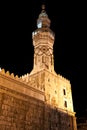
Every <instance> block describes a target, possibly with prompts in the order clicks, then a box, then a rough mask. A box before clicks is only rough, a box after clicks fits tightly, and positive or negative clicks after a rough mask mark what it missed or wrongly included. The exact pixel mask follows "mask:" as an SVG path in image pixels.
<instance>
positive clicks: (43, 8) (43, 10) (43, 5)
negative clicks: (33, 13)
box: [41, 4, 45, 12]
mask: <svg viewBox="0 0 87 130" xmlns="http://www.w3.org/2000/svg"><path fill="white" fill-rule="evenodd" d="M41 8H42V12H45V4H42V6H41Z"/></svg>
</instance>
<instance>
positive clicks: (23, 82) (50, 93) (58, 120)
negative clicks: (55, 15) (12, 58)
mask: <svg viewBox="0 0 87 130" xmlns="http://www.w3.org/2000/svg"><path fill="white" fill-rule="evenodd" d="M50 23H51V21H50V19H49V17H48V15H47V13H46V11H45V6H44V5H43V6H42V11H41V13H40V14H39V17H38V19H37V29H36V30H35V31H34V32H33V33H32V41H33V45H34V64H33V69H32V71H31V72H30V73H27V74H25V75H22V76H21V77H18V76H14V74H13V73H12V74H10V72H9V71H7V72H5V70H4V69H0V130H77V126H76V117H75V112H74V109H73V100H72V90H71V83H70V81H69V80H67V79H66V78H64V77H63V76H61V75H60V74H57V73H56V72H55V70H54V55H53V45H54V40H55V34H54V32H53V31H52V30H51V29H50Z"/></svg>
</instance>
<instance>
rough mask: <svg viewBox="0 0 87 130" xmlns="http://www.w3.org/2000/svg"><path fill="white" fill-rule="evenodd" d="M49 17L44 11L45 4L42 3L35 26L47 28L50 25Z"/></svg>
mask: <svg viewBox="0 0 87 130" xmlns="http://www.w3.org/2000/svg"><path fill="white" fill-rule="evenodd" d="M50 22H51V21H50V19H49V18H48V15H47V13H46V11H45V5H42V11H41V13H40V14H39V17H38V19H37V27H38V28H47V27H50Z"/></svg>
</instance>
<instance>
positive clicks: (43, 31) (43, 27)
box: [32, 5, 54, 73]
mask: <svg viewBox="0 0 87 130" xmlns="http://www.w3.org/2000/svg"><path fill="white" fill-rule="evenodd" d="M50 23H51V21H50V19H49V18H48V15H47V13H46V11H45V6H44V5H42V11H41V13H40V14H39V17H38V19H37V29H36V30H35V31H34V32H33V33H32V39H33V45H34V64H33V65H34V66H33V71H32V72H33V73H34V72H35V73H36V72H38V71H40V70H43V69H47V70H48V71H50V72H54V57H53V44H54V33H53V31H52V30H51V29H50Z"/></svg>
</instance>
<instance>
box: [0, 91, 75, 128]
mask: <svg viewBox="0 0 87 130" xmlns="http://www.w3.org/2000/svg"><path fill="white" fill-rule="evenodd" d="M15 94H17V93H15ZM0 130H76V129H75V126H74V118H73V117H72V116H69V115H68V114H64V113H62V112H60V111H58V110H57V109H53V108H51V107H49V106H45V104H44V103H43V102H41V101H39V100H36V99H34V98H31V97H28V96H24V95H21V94H18V95H16V96H14V95H13V96H12V93H9V92H8V94H7V93H3V92H0Z"/></svg>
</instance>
